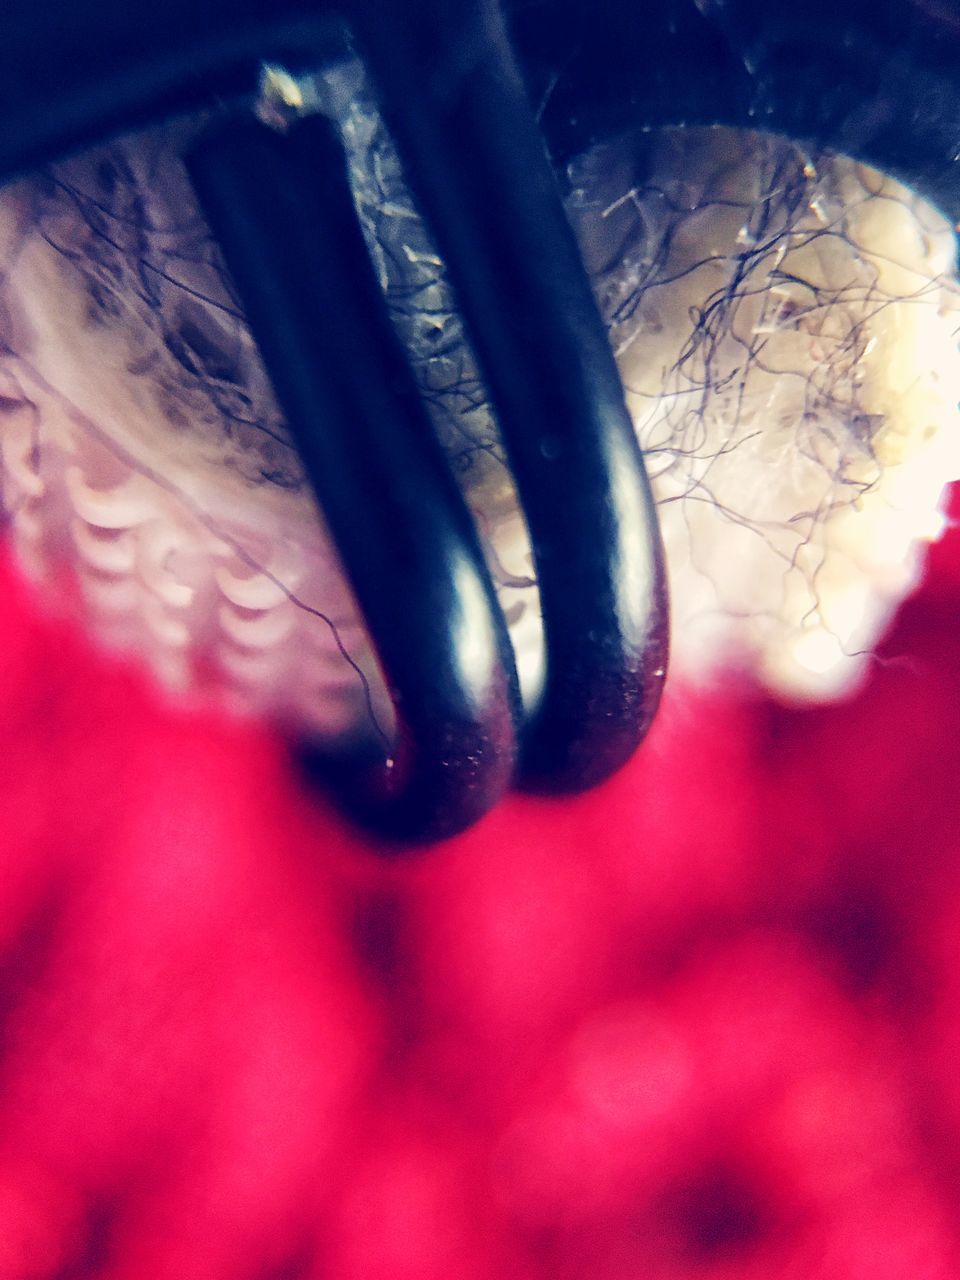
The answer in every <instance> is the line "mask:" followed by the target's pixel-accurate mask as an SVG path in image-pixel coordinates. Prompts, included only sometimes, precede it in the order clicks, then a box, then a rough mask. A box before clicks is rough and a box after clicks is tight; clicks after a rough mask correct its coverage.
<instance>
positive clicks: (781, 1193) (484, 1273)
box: [0, 533, 960, 1280]
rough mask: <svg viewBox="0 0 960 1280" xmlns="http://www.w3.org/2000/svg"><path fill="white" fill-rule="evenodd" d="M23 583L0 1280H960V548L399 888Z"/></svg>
mask: <svg viewBox="0 0 960 1280" xmlns="http://www.w3.org/2000/svg"><path fill="white" fill-rule="evenodd" d="M0 578H2V584H0V585H2V591H3V598H4V602H5V610H4V621H3V627H2V631H0V734H2V737H0V744H2V755H0V841H2V853H3V861H2V874H0V947H2V957H3V967H2V977H0V1029H2V1045H0V1280H28V1278H31V1280H32V1278H35V1277H36V1278H41V1277H42V1278H48V1277H49V1278H53V1277H57V1278H58V1280H68V1278H69V1280H81V1278H84V1280H86V1278H87V1277H91V1278H92V1277H96V1278H97V1280H321V1278H322V1280H565V1278H567V1277H570V1278H571V1280H572V1278H577V1280H580V1278H585V1280H641V1278H642V1280H688V1278H691V1280H692V1278H693V1277H696V1278H697V1280H781V1278H783V1280H787V1278H789V1280H793V1278H794V1277H795V1278H796V1280H956V1277H957V1276H958V1275H960V1256H958V1243H960V1205H958V1199H957V1194H956V1187H957V1185H958V1177H960V1068H958V1065H957V1063H958V1060H960V737H958V734H957V728H956V726H957V723H958V719H960V716H958V712H960V706H958V690H960V674H958V673H960V535H958V534H956V533H954V534H952V535H951V536H949V537H948V538H947V540H946V541H945V542H944V543H943V544H941V546H940V547H938V548H937V549H936V550H935V552H934V555H933V558H932V568H931V572H930V575H929V577H928V581H927V583H926V584H925V586H924V587H923V589H922V590H921V591H920V593H919V594H918V595H917V596H916V597H915V598H914V599H913V600H912V601H911V602H910V603H909V604H908V605H907V606H906V607H905V609H904V610H903V612H902V614H901V617H900V620H899V622H898V625H897V627H896V628H895V630H894V632H893V634H892V635H891V636H890V637H889V639H888V641H887V642H886V643H885V645H884V648H883V651H882V654H881V658H880V660H879V661H878V662H877V663H876V664H874V667H873V673H872V677H871V680H870V682H869V684H868V686H867V688H866V689H865V690H864V691H863V692H862V693H861V694H860V695H859V696H858V697H856V698H855V699H854V700H852V701H850V702H848V703H845V704H843V705H837V706H833V707H829V708H825V709H819V710H785V709H783V708H778V707H776V706H774V705H772V704H770V703H768V702H765V701H763V700H761V699H760V698H759V697H756V696H753V697H745V696H744V695H743V694H742V693H740V694H739V695H737V696H736V697H734V696H733V695H732V694H731V695H730V696H724V695H721V694H717V695H713V696H710V697H704V696H699V695H698V696H694V695H691V694H689V693H686V692H684V691H682V690H677V691H675V692H674V694H673V696H672V697H671V699H670V700H669V703H668V706H667V708H666V710H665V712H664V715H663V717H662V720H661V722H660V723H659V725H658V726H657V728H656V730H655V732H654V734H653V736H652V739H651V741H650V743H649V745H648V746H647V748H646V749H645V750H644V751H643V752H641V754H640V755H639V756H638V758H637V759H636V760H635V761H634V763H633V764H632V765H631V766H630V767H629V768H627V769H626V770H625V771H624V772H623V773H622V774H620V775H619V776H618V777H617V778H615V779H614V780H613V781H612V782H610V783H608V784H607V785H605V786H604V787H602V788H601V789H599V790H598V791H596V792H594V793H591V794H589V795H586V796H583V797H580V798H577V799H573V800H563V801H553V802H547V801H542V800H534V799H530V798H524V797H515V798H512V799H510V800H509V801H507V802H506V803H505V804H504V805H503V806H502V807H501V808H500V809H499V810H498V811H497V812H496V813H495V814H493V815H492V816H491V817H490V818H489V819H487V820H486V821H485V822H484V823H482V824H481V825H480V827H479V828H477V829H476V830H475V831H473V832H471V833H469V834H468V835H466V836H464V837H462V838H461V839H459V840H457V841H455V842H453V843H451V844H449V845H446V846H441V847H438V848H435V849H433V850H431V851H429V852H427V853H424V854H420V855H417V856H414V857H408V858H407V859H406V860H404V861H402V862H396V861H394V862H389V861H384V860H383V859H382V858H380V857H378V856H376V855H375V854H374V853H373V852H371V850H370V849H369V847H368V846H366V845H365V844H364V842H363V840H362V839H361V838H360V837H358V836H357V835H356V834H355V833H354V832H352V831H351V830H349V829H348V828H347V827H346V825H345V824H344V823H343V822H342V821H341V820H340V819H339V818H338V817H336V816H335V815H334V814H333V812H332V811H331V809H330V808H329V807H328V805H327V804H326V802H325V801H324V800H323V798H322V797H320V798H318V797H316V796H313V795H311V794H309V793H308V792H307V790H306V789H305V788H304V786H303V785H302V783H301V782H300V780H299V778H298V776H297V774H296V772H295V770H294V769H293V768H292V766H291V765H290V763H289V759H288V757H287V754H286V752H285V749H284V747H283V745H282V744H281V743H280V742H279V741H277V740H276V739H275V738H273V737H271V735H270V734H269V733H267V732H266V731H263V730H260V729H256V728H253V727H237V726H236V725H234V724H229V723H226V722H223V721H219V720H217V719H215V718H214V717H212V716H199V715H197V714H195V713H190V712H185V711H173V710H171V709H170V708H168V707H166V706H165V705H164V704H163V703H162V701H161V699H160V698H159V697H158V696H157V695H156V694H155V693H154V692H153V691H152V690H151V689H150V688H149V687H148V685H147V683H146V681H145V680H143V679H142V678H141V677H140V676H139V675H137V674H136V673H135V672H131V671H128V670H124V669H122V668H121V667H119V666H117V665H116V664H115V663H111V662H110V661H108V660H105V659H103V658H102V657H100V656H98V655H97V654H96V653H94V652H93V650H92V649H91V648H90V647H89V646H88V645H87V644H86V643H85V641H84V640H83V639H82V638H81V637H79V636H78V635H76V634H74V633H73V632H71V631H70V630H69V628H66V627H64V626H62V625H60V624H53V623H50V622H48V621H46V620H44V619H43V618H42V617H41V615H40V614H39V613H38V612H37V611H36V609H35V607H34V606H33V604H32V603H31V601H30V598H29V594H28V592H27V591H26V590H25V588H24V587H23V586H22V585H20V583H19V581H18V579H17V577H16V576H15V574H14V573H13V571H12V569H11V567H10V563H9V558H8V557H7V556H6V555H4V556H3V558H2V567H0Z"/></svg>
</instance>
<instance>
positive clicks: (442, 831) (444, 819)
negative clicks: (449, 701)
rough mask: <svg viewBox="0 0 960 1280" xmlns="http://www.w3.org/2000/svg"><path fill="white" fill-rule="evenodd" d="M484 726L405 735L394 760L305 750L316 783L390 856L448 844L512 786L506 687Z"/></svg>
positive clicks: (369, 753) (364, 749) (372, 749)
mask: <svg viewBox="0 0 960 1280" xmlns="http://www.w3.org/2000/svg"><path fill="white" fill-rule="evenodd" d="M503 695H504V696H503V698H502V700H501V699H498V700H497V705H495V706H493V707H491V708H489V709H488V715H487V716H486V718H485V720H484V721H483V722H482V723H479V722H475V723H462V724H452V723H451V722H449V721H448V722H447V723H446V724H444V725H442V726H437V727H436V729H435V731H434V732H433V733H427V732H425V730H424V728H423V727H422V726H421V727H420V729H419V731H418V732H417V733H411V732H410V731H405V732H403V733H402V737H401V743H400V745H399V747H398V750H397V752H396V754H395V756H393V757H392V758H389V759H388V758H385V757H384V755H383V752H382V750H380V749H378V748H377V747H376V746H374V745H372V744H368V745H366V746H356V747H354V748H353V749H352V750H351V749H347V750H344V748H343V747H342V746H338V747H337V749H336V751H335V752H334V751H328V750H324V749H323V748H321V747H319V746H317V745H316V744H305V745H303V746H302V747H301V748H300V751H299V757H300V760H301V763H302V765H303V767H304V771H305V773H306V775H307V778H308V780H309V781H310V782H311V783H314V784H317V785H320V786H322V787H323V788H324V790H325V791H326V792H327V793H328V794H329V795H331V796H332V798H333V801H334V804H335V805H336V806H337V807H338V808H339V809H340V810H341V811H342V812H343V813H344V814H345V815H346V816H347V817H348V818H349V819H350V820H351V821H352V822H353V823H355V824H356V825H357V826H358V827H360V828H361V829H362V830H364V831H365V832H366V833H367V834H368V835H370V836H372V837H373V838H374V839H375V840H376V841H377V851H378V852H380V853H385V854H388V855H393V854H403V853H406V852H409V851H411V850H415V849H417V848H420V847H423V846H425V845H430V844H434V843H436V842H437V841H440V840H447V839H449V838H450V837H451V836H456V835H459V834H460V833H461V832H462V831H465V830H466V829H467V828H468V827H471V826H473V825H474V823H476V822H478V821H479V820H480V819H481V818H482V817H484V816H485V814H487V813H488V812H489V811H490V809H492V808H493V807H494V805H496V804H497V802H498V801H499V800H500V799H501V798H502V796H503V794H504V792H505V791H506V790H507V789H508V788H509V786H510V785H511V782H512V781H513V776H514V768H515V765H516V756H517V744H516V736H515V732H514V709H513V707H512V702H511V698H512V693H511V690H510V689H509V687H508V682H505V684H504V690H503Z"/></svg>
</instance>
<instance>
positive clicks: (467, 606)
mask: <svg viewBox="0 0 960 1280" xmlns="http://www.w3.org/2000/svg"><path fill="white" fill-rule="evenodd" d="M187 163H188V169H189V171H190V174H191V178H192V181H193V183H194V186H195V188H196V191H197V194H198V196H199V199H200V202H201V205H202V207H203V208H204V210H205V212H206V215H207V217H208V219H209V221H210V223H211V226H212V229H213V231H214V234H215V235H216V236H217V238H218V240H219V242H220V246H221V249H222V251H223V253H224V257H225V259H226V262H227V265H228V267H229V268H230V271H231V273H232V275H233V277H234V281H235V284H236V286H237V288H238V290H239V293H240V296H241V298H242V301H243V304H244V307H245V309H246V312H247V316H248V319H249V322H250V325H251V328H252V330H253V333H254V336H255V338H256V340H257V342H258V344H259V346H260V349H261V352H262V354H263V357H264V360H265V363H266V365H267V368H268V370H269V373H270V376H271V379H272V381H273V383H274V387H275V390H276V392H277V395H278V398H279V400H280V403H281V405H282V406H283V409H284V412H285V413H286V415H287V418H288V422H289V426H290V429H291V431H292V433H293V435H294V438H295V441H296V444H297V447H298V449H299V451H300V454H301V457H302V459H303V462H304V465H305V468H306V471H307V474H308V476H309V478H310V480H311V482H312V484H313V486H314V489H315V491H316V493H317V496H318V498H319V501H320V504H321V507H322V509H323V512H324V517H325V519H326V521H327V523H328V525H329V527H330V530H331V533H332V534H333V538H334V541H335V543H336V545H337V548H338V550H339V553H340V556H341V559H342V562H343V565H344V568H345V571H346V573H347V576H348V578H349V580H350V582H351V585H352V587H353V590H354V593H355V595H356V597H357V601H358V604H359V606H360V609H361V612H362V613H363V615H364V618H365V620H366V622H367V625H368V628H369V630H370V633H371V636H372V637H373V640H374V644H375V647H376V649H377V651H378V655H379V657H380V660H381V663H382V666H383V669H384V673H385V675H386V678H387V682H388V685H389V687H390V689H391V692H392V695H393V698H394V703H395V706H396V709H397V718H398V725H399V741H398V747H397V751H396V755H395V759H394V760H393V761H392V762H391V761H387V760H386V759H383V758H381V759H380V760H378V761H370V760H369V759H367V760H365V761H360V760H357V759H349V758H347V759H341V760H339V761H337V762H333V761H331V763H330V769H329V772H330V774H331V776H332V780H333V781H334V784H335V789H336V791H337V792H338V794H339V796H340V798H341V800H342V801H343V802H344V803H345V804H346V806H347V807H348V808H349V810H350V811H351V812H352V813H353V815H354V816H355V817H357V818H358V819H359V820H360V821H361V822H362V824H363V825H364V826H366V827H368V828H369V827H372V828H374V829H375V830H377V831H379V832H382V833H386V834H389V835H392V836H396V837H400V838H404V839H416V840H424V839H431V838H439V837H442V836H447V835H451V834H453V833H454V832H456V831H459V830H461V829H462V828H464V827H466V826H468V825H469V824H470V823H471V822H473V821H475V820H476V819H477V818H479V817H480V816H481V815H482V814H483V813H484V812H486V810H487V809H488V808H489V807H490V806H491V805H492V804H493V803H494V802H495V801H496V800H497V799H498V798H499V797H500V795H501V793H502V792H503V791H504V789H505V788H506V787H507V785H508V784H509V782H510V780H511V776H512V774H513V770H514V763H515V755H516V724H517V718H518V708H519V692H518V686H517V678H516V673H515V669H514V663H513V654H512V649H511V646H510V641H509V636H508V634H507V628H506V623H505V621H504V618H503V614H502V612H501V610H500V607H499V605H498V603H497V599H496V595H495V592H494V588H493V584H492V580H491V578H490V575H489V573H488V571H487V569H486V566H485V564H484V560H483V555H482V552H481V549H480V546H479V542H478V539H477V535H476V531H475V529H474V526H473V522H472V520H471V517H470V515H469V512H468V511H467V508H466V505H465V503H464V500H463V498H462V496H461V494H460V492H459V490H458V488H457V486H456V483H455V481H454V479H453V477H452V475H451V474H450V472H449V470H448V467H447V464H446V461H445V458H444V456H443V453H442V451H441V448H440V445H439V443H438V442H437V440H436V439H435V437H434V435H433V431H432V428H431V426H430V424H429V422H428V419H427V416H426V410H425V408H424V406H423V404H422V402H421V400H420V396H419V393H418V390H417V387H416V385H415V383H414V379H413V374H412V372H411V370H410V369H409V367H408V365H407V363H406V360H405V357H404V355H403V353H402V351H401V348H400V345H399V341H398V339H397V338H396V335H395V334H394V332H393V329H392V326H391V323H390V319H389V316H388V314H387V310H386V304H385V301H384V298H383V296H382V294H381V292H380V289H379V286H378V284H377V282H376V279H375V276H374V273H373V268H372V265H371V263H370V260H369V257H368V255H367V250H366V246H365V244H364V241H363V237H362V233H361V231H360V227H359V225H358V222H357V217H356V213H355V210H354V206H353V201H352V197H351V193H350V188H349V184H348V179H347V173H346V161H345V157H344V154H343V151H342V147H341V145H340V141H339V138H338V137H337V136H336V133H335V130H334V128H333V126H332V125H331V124H330V123H329V121H327V120H326V119H324V118H323V117H319V116H317V117H313V118H311V119H308V120H304V121H302V122H301V123H299V124H297V125H296V126H295V127H294V128H292V129H291V130H290V131H289V133H286V134H279V133H275V132H274V131H273V130H270V129H267V128H266V127H264V126H263V125H261V124H259V123H258V122H257V121H255V120H254V119H253V118H238V119H236V120H234V121H232V122H230V123H228V124H226V125H224V126H222V127H220V128H219V129H218V130H216V131H214V132H212V133H211V134H209V135H208V136H207V137H206V138H205V139H204V140H203V141H202V142H201V143H200V145H199V146H198V147H197V148H196V149H195V150H194V151H193V153H192V154H191V155H190V156H189V157H188V162H187Z"/></svg>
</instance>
